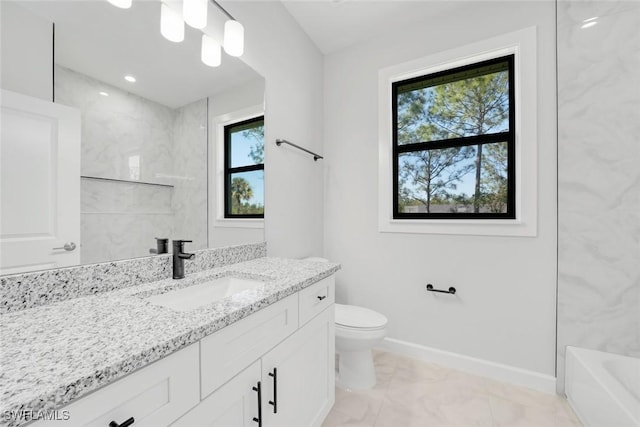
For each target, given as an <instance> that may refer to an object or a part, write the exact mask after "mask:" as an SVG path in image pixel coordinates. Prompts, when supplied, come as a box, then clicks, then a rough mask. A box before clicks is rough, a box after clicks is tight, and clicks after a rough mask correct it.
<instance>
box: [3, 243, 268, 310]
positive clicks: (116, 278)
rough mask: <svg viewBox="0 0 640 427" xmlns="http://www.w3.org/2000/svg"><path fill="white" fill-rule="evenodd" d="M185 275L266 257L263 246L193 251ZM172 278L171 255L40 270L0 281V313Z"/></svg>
mask: <svg viewBox="0 0 640 427" xmlns="http://www.w3.org/2000/svg"><path fill="white" fill-rule="evenodd" d="M193 253H195V254H196V257H195V259H193V260H189V261H187V262H185V270H186V273H187V274H191V273H197V272H199V271H203V270H208V269H211V268H214V267H222V266H225V265H229V264H235V263H238V262H243V261H249V260H252V259H255V258H263V257H266V256H267V244H266V242H261V243H253V244H247V245H238V246H228V247H223V248H213V249H203V250H199V251H194V252H193ZM171 276H172V255H171V254H163V255H155V256H149V257H144V258H134V259H127V260H122V261H112V262H105V263H100V264H89V265H80V266H75V267H66V268H59V269H52V270H42V271H35V272H30V273H23V274H14V275H10V276H2V277H0V313H9V312H12V311H19V310H25V309H28V308H33V307H37V306H42V305H47V304H52V303H54V302H58V301H64V300H68V299H73V298H78V297H81V296H85V295H93V294H98V293H101V292H108V291H113V290H116V289H122V288H127V287H130V286H135V285H141V284H144V283H149V282H155V281H158V280H162V279H168V278H170V277H171Z"/></svg>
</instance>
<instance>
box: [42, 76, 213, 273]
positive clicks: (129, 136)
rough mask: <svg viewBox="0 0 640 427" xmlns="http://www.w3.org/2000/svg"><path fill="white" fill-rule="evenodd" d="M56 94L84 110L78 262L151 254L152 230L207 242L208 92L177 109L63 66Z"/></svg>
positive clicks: (154, 234)
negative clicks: (203, 96)
mask: <svg viewBox="0 0 640 427" xmlns="http://www.w3.org/2000/svg"><path fill="white" fill-rule="evenodd" d="M55 93H56V100H55V101H56V102H58V103H61V104H65V105H69V106H72V107H75V108H78V109H79V110H80V111H81V113H82V143H81V147H82V153H81V175H82V179H81V195H80V204H81V216H80V222H81V224H80V228H81V263H82V264H87V263H96V262H104V261H111V260H116V259H122V258H134V257H140V256H147V255H149V249H151V248H155V239H154V238H155V237H166V238H170V239H176V238H179V239H190V240H194V245H192V246H189V249H203V248H206V241H207V236H206V229H207V193H206V174H207V156H206V149H207V130H206V109H207V101H206V99H203V100H200V101H197V102H195V103H192V104H190V105H186V106H184V107H181V108H176V109H173V108H170V107H167V106H164V105H161V104H158V103H156V102H153V101H150V100H147V99H145V98H141V97H139V96H136V95H133V94H131V93H128V92H125V91H123V90H121V89H118V88H116V87H113V86H110V85H107V84H105V83H103V82H101V81H99V80H96V79H93V78H91V77H89V76H86V75H83V74H80V73H77V72H75V71H72V70H69V69H66V68H63V67H60V66H56V67H55ZM105 94H106V95H105ZM203 153H204V154H203ZM187 201H189V205H188V206H189V208H188V209H187V208H186V206H187V203H186V202H187Z"/></svg>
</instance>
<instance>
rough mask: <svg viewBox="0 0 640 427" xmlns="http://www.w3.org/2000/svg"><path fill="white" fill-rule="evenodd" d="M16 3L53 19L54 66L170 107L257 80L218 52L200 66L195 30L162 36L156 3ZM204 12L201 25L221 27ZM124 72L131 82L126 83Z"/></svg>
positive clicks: (212, 14) (219, 17) (212, 12)
mask: <svg viewBox="0 0 640 427" xmlns="http://www.w3.org/2000/svg"><path fill="white" fill-rule="evenodd" d="M20 4H21V5H23V6H24V7H27V8H29V9H30V10H32V11H33V12H35V13H37V14H39V15H41V16H44V17H46V18H48V19H50V20H52V21H53V22H55V46H56V48H55V62H56V64H59V65H62V66H64V67H66V68H70V69H72V70H75V71H77V72H80V73H82V74H86V75H88V76H91V77H93V78H95V79H98V80H101V81H103V82H105V83H108V84H110V85H113V86H116V87H118V88H120V89H123V90H126V91H128V92H131V93H134V94H136V95H139V96H142V97H144V98H147V99H150V100H153V101H156V102H158V103H160V104H163V105H166V106H169V107H172V108H176V107H181V106H183V105H186V104H189V103H191V102H194V101H196V100H199V99H202V98H204V97H205V96H208V95H214V94H216V93H218V92H220V91H222V90H225V89H228V88H231V87H234V86H238V85H241V84H244V83H246V82H248V81H251V80H255V79H257V78H260V76H259V75H258V74H257V73H256V72H255V71H254V70H252V69H251V68H250V67H249V66H247V65H246V64H245V63H244V62H242V60H240V59H238V58H233V57H230V56H228V55H226V54H225V53H224V52H223V54H222V55H223V56H222V66H220V67H216V68H211V67H208V66H206V65H204V64H203V63H202V62H201V61H200V43H201V37H202V33H201V32H200V31H199V30H195V29H193V28H191V27H189V26H185V40H184V41H183V42H181V43H173V42H170V41H168V40H166V39H165V38H164V37H162V35H161V34H160V3H159V2H155V1H153V2H147V1H134V2H133V6H132V7H131V8H130V9H119V8H117V7H114V6H112V5H111V4H109V3H108V2H106V1H53V0H46V1H27V2H21V3H20ZM178 5H179V3H178ZM172 6H173V7H176V4H175V3H174V4H172ZM209 10H210V12H209V26H208V27H207V28H221V27H222V23H223V22H224V17H223V16H222V15H221V14H220V13H219V12H218V11H217V10H215V9H213V8H210V9H209ZM208 32H209V31H208ZM211 35H212V36H214V37H216V38H218V39H219V38H220V35H219V34H215V33H211ZM126 74H130V75H132V76H134V77H136V79H137V82H136V83H133V84H132V83H128V82H126V81H125V80H124V76H125V75H126Z"/></svg>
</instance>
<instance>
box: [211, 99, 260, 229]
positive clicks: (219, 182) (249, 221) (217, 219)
mask: <svg viewBox="0 0 640 427" xmlns="http://www.w3.org/2000/svg"><path fill="white" fill-rule="evenodd" d="M259 116H264V105H254V106H251V107H247V108H243V109H242V110H238V111H233V112H231V113H226V114H223V115H220V116H216V117H214V118H213V119H212V120H211V121H212V123H213V126H212V127H211V128H212V129H213V132H214V135H215V139H214V141H213V144H212V146H213V147H212V148H213V149H212V150H209V164H210V165H214V168H213V173H212V176H211V179H210V183H211V185H210V186H209V200H215V206H213V209H211V212H213V214H214V217H213V221H212V226H213V227H229V228H264V218H225V217H224V127H225V126H227V125H230V124H234V123H238V122H242V121H244V120H248V119H252V118H254V117H259ZM214 188H215V195H214V194H213V193H214V191H213V189H214ZM209 235H213V233H209Z"/></svg>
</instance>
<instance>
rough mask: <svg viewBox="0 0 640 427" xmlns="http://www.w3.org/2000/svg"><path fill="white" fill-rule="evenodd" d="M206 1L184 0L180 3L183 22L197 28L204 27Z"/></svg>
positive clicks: (205, 21) (205, 24) (205, 22)
mask: <svg viewBox="0 0 640 427" xmlns="http://www.w3.org/2000/svg"><path fill="white" fill-rule="evenodd" d="M207 1H208V0H184V2H183V3H182V16H183V17H184V22H186V23H187V24H189V25H190V26H192V27H193V28H197V29H202V28H204V27H206V26H207Z"/></svg>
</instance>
